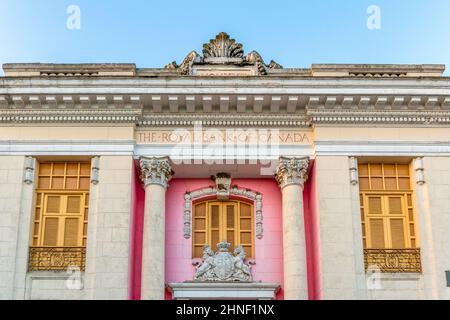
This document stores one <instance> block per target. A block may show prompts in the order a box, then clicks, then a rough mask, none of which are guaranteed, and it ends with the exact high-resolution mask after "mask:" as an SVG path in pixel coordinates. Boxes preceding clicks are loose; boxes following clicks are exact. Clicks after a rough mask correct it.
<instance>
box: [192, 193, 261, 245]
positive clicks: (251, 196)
mask: <svg viewBox="0 0 450 320" xmlns="http://www.w3.org/2000/svg"><path fill="white" fill-rule="evenodd" d="M217 194H218V190H217V188H215V187H207V188H203V189H199V190H193V191H190V192H186V193H185V195H184V213H183V224H184V228H183V233H184V238H185V239H189V238H190V237H191V234H192V201H195V200H197V199H201V198H204V197H209V196H217ZM230 195H234V196H238V197H241V198H245V199H248V200H251V201H252V202H253V203H254V205H255V225H256V229H255V235H256V238H257V239H262V238H263V233H264V228H263V206H262V199H263V198H262V194H260V193H258V192H256V191H253V190H250V189H242V188H239V187H238V186H231V188H230Z"/></svg>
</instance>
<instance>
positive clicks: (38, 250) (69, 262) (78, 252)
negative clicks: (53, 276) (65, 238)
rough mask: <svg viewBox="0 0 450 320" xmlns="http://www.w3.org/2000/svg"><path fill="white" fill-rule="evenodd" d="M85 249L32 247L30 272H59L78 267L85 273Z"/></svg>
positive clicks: (29, 264)
mask: <svg viewBox="0 0 450 320" xmlns="http://www.w3.org/2000/svg"><path fill="white" fill-rule="evenodd" d="M85 264H86V248H85V247H30V255H29V263H28V270H29V271H58V270H67V269H68V268H69V267H78V268H80V271H84V269H85Z"/></svg>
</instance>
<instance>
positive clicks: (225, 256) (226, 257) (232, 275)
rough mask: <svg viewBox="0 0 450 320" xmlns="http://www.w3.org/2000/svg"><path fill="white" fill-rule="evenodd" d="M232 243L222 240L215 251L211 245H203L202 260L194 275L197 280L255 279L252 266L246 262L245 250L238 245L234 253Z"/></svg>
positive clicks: (230, 280) (227, 280)
mask: <svg viewBox="0 0 450 320" xmlns="http://www.w3.org/2000/svg"><path fill="white" fill-rule="evenodd" d="M230 246H231V245H230V243H228V242H226V241H222V242H220V243H218V244H217V251H216V252H214V251H213V250H212V249H211V247H210V246H209V245H205V246H204V247H203V258H202V262H201V263H200V264H199V265H198V267H197V270H196V272H195V275H194V280H195V281H211V282H214V281H226V282H233V281H253V277H252V272H251V267H250V266H249V265H248V264H246V263H245V250H244V248H243V247H242V246H240V245H239V246H237V247H236V248H235V249H234V252H233V254H231V253H230V252H229V251H228V250H229V249H230Z"/></svg>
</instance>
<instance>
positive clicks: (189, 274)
mask: <svg viewBox="0 0 450 320" xmlns="http://www.w3.org/2000/svg"><path fill="white" fill-rule="evenodd" d="M232 184H233V185H238V186H239V187H240V188H247V189H251V190H254V191H258V192H260V193H261V194H262V196H263V215H264V221H263V226H264V236H263V238H262V239H256V238H255V239H254V241H255V261H256V265H254V266H253V274H254V280H255V281H263V282H276V283H279V284H281V285H283V244H282V239H283V236H282V221H281V192H280V189H279V187H278V186H277V184H276V182H275V180H274V179H233V181H232ZM212 185H213V183H212V181H211V180H210V179H174V180H172V181H171V182H170V187H169V189H168V192H167V197H166V282H167V283H169V282H179V281H180V282H181V281H186V280H192V279H193V276H194V272H195V267H194V266H192V238H191V239H185V238H184V237H183V208H184V194H185V193H186V191H192V190H196V189H202V188H205V187H208V186H212ZM166 297H167V298H170V293H168V294H166ZM277 298H278V299H282V298H283V292H282V290H281V291H280V292H279V294H278V296H277Z"/></svg>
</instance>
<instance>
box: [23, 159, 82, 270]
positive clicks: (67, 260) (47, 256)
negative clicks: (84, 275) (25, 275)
mask: <svg viewBox="0 0 450 320" xmlns="http://www.w3.org/2000/svg"><path fill="white" fill-rule="evenodd" d="M56 165H59V166H60V167H62V165H63V168H64V170H63V172H62V173H55V171H54V169H55V166H56ZM74 165H76V166H77V167H76V173H75V172H69V170H68V169H69V168H70V169H74V167H75V166H74ZM42 166H46V172H43V171H42ZM48 170H49V171H48ZM90 174H91V163H90V162H89V161H48V162H41V163H39V167H38V180H37V184H36V185H37V188H36V191H35V195H36V202H35V206H34V214H33V228H32V236H31V244H30V258H29V261H30V262H29V270H30V271H32V270H65V269H67V267H68V266H71V265H78V266H79V267H80V268H81V269H83V270H84V265H85V261H84V260H85V255H86V243H87V226H88V214H89V212H88V211H89V192H90ZM55 178H58V179H60V181H61V179H62V185H61V186H62V188H59V189H56V188H54V185H53V181H54V179H55ZM40 179H47V180H46V181H45V182H44V183H42V182H41V180H40ZM68 179H71V181H72V183H71V184H70V185H69V184H68V181H69V180H68ZM75 179H76V188H75V185H74V182H75ZM81 179H85V180H87V181H84V182H83V187H84V188H80V187H82V185H81V181H82V180H81ZM52 195H53V196H59V197H60V201H61V202H60V203H59V210H58V212H45V210H46V208H47V201H48V198H49V197H51V196H52ZM71 196H76V197H80V208H79V209H80V210H79V212H74V213H71V212H67V210H68V207H67V203H68V200H69V198H70V197H71ZM48 218H57V219H58V229H57V234H56V244H55V245H46V243H45V228H46V219H48ZM70 218H72V219H73V218H76V219H78V230H77V235H76V239H74V240H75V242H76V243H73V245H72V244H70V245H66V243H65V241H66V237H67V234H66V232H65V231H66V230H65V228H66V221H67V219H70ZM53 261H58V264H54V263H53Z"/></svg>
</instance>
